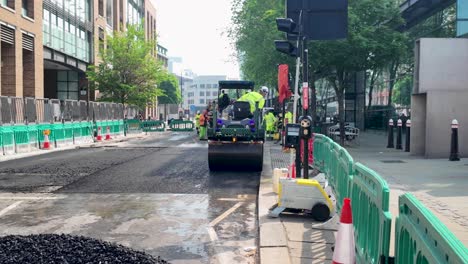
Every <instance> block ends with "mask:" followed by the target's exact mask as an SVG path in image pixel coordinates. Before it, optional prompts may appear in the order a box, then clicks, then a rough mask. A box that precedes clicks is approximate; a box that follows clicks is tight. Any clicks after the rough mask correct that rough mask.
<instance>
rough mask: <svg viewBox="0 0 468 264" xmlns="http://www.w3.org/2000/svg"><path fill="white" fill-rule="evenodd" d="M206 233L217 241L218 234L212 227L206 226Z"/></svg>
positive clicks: (212, 239)
mask: <svg viewBox="0 0 468 264" xmlns="http://www.w3.org/2000/svg"><path fill="white" fill-rule="evenodd" d="M207 230H208V235H209V236H210V239H211V241H217V240H218V234H216V231H215V230H214V228H213V227H211V226H210V227H208V228H207Z"/></svg>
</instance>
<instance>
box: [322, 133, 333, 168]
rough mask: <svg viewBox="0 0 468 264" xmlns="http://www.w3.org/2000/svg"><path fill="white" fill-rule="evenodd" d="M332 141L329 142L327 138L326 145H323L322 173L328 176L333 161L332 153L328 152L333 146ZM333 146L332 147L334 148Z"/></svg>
mask: <svg viewBox="0 0 468 264" xmlns="http://www.w3.org/2000/svg"><path fill="white" fill-rule="evenodd" d="M333 143H334V142H333V140H331V139H330V138H329V137H327V138H326V143H325V149H324V152H325V155H324V156H325V168H324V173H325V174H326V175H327V176H328V175H330V170H331V163H332V160H333V157H334V156H333V152H332V151H331V150H330V148H332V145H333ZM334 146H335V145H333V147H334Z"/></svg>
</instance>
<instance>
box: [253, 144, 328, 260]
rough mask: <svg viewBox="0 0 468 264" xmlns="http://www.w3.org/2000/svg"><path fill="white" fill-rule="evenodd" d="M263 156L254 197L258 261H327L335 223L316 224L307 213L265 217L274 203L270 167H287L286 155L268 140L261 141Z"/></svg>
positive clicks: (287, 157) (271, 170) (275, 200)
mask: <svg viewBox="0 0 468 264" xmlns="http://www.w3.org/2000/svg"><path fill="white" fill-rule="evenodd" d="M264 155H265V156H264V164H263V172H262V177H261V180H260V188H259V196H258V197H259V198H258V218H259V221H258V224H259V230H260V239H259V248H260V263H263V264H289V263H293V264H299V263H313V264H315V263H331V259H332V255H333V252H332V250H331V247H332V246H333V244H334V242H335V231H336V229H335V228H336V227H337V226H336V225H335V226H333V225H332V224H327V225H326V226H323V227H317V226H316V225H319V223H318V222H315V221H314V220H312V218H311V217H310V216H307V215H294V214H289V215H288V214H281V216H280V217H279V218H270V217H268V209H269V208H270V207H271V206H273V205H274V204H276V202H277V195H276V193H274V192H273V189H272V175H273V168H281V167H283V168H284V167H287V165H288V164H289V160H290V156H289V154H288V153H283V152H282V149H281V146H279V145H276V144H273V143H271V142H267V143H266V144H265V152H264Z"/></svg>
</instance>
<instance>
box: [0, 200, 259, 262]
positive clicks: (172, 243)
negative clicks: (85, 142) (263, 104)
mask: <svg viewBox="0 0 468 264" xmlns="http://www.w3.org/2000/svg"><path fill="white" fill-rule="evenodd" d="M220 205H222V206H220ZM211 208H218V210H213V209H211ZM219 208H222V209H221V210H220V209H219ZM255 211H256V204H255V196H254V195H249V196H248V195H245V196H243V195H238V196H237V197H224V198H223V197H214V196H211V195H209V194H70V195H55V194H49V195H45V194H31V193H30V194H19V193H16V194H9V193H3V194H0V230H1V231H0V235H8V234H18V235H27V234H39V233H55V234H60V233H67V234H73V235H83V236H89V237H93V238H98V239H102V240H105V241H109V242H116V243H119V244H122V245H124V246H129V247H132V248H133V249H136V250H142V251H145V252H147V253H149V254H152V255H154V256H158V255H159V256H162V257H163V258H164V259H167V260H170V261H171V263H215V262H218V263H255V253H253V252H254V250H245V249H246V248H247V249H252V248H255V245H256V242H255V240H256V233H257V230H256V220H255Z"/></svg>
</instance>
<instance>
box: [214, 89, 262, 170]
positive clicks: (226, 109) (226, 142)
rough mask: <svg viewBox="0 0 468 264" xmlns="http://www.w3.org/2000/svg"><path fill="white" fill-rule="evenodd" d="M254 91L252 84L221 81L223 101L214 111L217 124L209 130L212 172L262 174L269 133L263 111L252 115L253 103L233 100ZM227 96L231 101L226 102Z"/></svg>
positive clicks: (219, 91) (219, 102)
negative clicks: (263, 118) (241, 171)
mask: <svg viewBox="0 0 468 264" xmlns="http://www.w3.org/2000/svg"><path fill="white" fill-rule="evenodd" d="M253 88H254V83H253V82H251V81H219V85H218V89H219V90H218V94H219V95H220V97H219V100H217V102H215V105H214V107H213V108H212V111H213V113H212V117H213V120H212V122H209V124H210V125H209V127H208V129H207V132H208V165H209V168H210V170H211V171H219V170H244V171H261V170H262V166H263V142H264V139H265V129H264V127H263V124H262V113H261V109H258V107H256V109H255V111H254V112H253V113H251V110H250V103H249V102H240V101H235V100H231V99H237V98H239V97H240V96H242V95H243V94H244V93H246V92H249V91H253ZM224 94H225V95H226V96H228V98H229V100H223V96H225V95H224ZM224 99H226V98H224ZM226 102H229V103H226Z"/></svg>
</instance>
